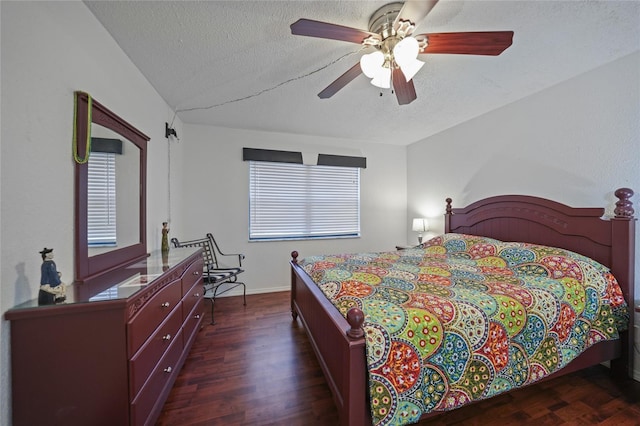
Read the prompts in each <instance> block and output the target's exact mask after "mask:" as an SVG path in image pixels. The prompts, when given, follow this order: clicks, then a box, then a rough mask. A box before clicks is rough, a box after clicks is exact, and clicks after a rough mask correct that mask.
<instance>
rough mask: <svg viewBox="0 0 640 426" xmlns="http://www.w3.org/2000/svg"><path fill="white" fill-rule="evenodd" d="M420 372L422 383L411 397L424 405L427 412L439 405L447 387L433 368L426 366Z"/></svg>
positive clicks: (439, 373) (440, 375) (440, 374)
mask: <svg viewBox="0 0 640 426" xmlns="http://www.w3.org/2000/svg"><path fill="white" fill-rule="evenodd" d="M422 371H423V379H422V383H421V384H420V387H419V388H418V389H417V390H416V391H415V392H414V393H413V397H414V398H415V399H417V400H418V401H420V402H421V403H422V404H424V409H425V412H428V411H431V410H433V409H434V408H435V407H436V406H437V405H439V404H440V401H442V397H443V395H444V394H445V393H447V386H446V382H445V381H444V379H443V376H442V373H441V372H440V371H438V370H437V369H436V368H434V367H433V366H431V365H429V364H426V365H424V366H423V367H422Z"/></svg>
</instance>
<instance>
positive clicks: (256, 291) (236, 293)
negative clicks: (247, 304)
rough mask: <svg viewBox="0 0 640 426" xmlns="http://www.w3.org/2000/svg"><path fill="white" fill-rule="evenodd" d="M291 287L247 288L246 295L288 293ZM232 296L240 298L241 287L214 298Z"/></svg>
mask: <svg viewBox="0 0 640 426" xmlns="http://www.w3.org/2000/svg"><path fill="white" fill-rule="evenodd" d="M290 290H291V286H290V285H286V286H282V287H267V288H250V287H248V286H247V295H251V294H263V293H277V292H280V291H290ZM232 296H242V287H236V288H234V289H233V290H230V291H228V292H226V293H224V294H221V295H220V296H216V297H232Z"/></svg>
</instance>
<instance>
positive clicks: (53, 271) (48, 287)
mask: <svg viewBox="0 0 640 426" xmlns="http://www.w3.org/2000/svg"><path fill="white" fill-rule="evenodd" d="M40 255H41V256H42V266H41V267H40V272H41V275H40V291H39V292H38V305H55V304H56V303H62V302H64V301H65V300H66V299H67V295H66V291H67V289H66V284H65V283H63V282H62V281H61V280H60V276H61V274H60V272H58V269H57V267H56V263H55V262H54V261H53V249H50V248H46V247H45V248H44V249H42V251H41V252H40Z"/></svg>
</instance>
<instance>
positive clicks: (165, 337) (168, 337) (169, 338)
mask: <svg viewBox="0 0 640 426" xmlns="http://www.w3.org/2000/svg"><path fill="white" fill-rule="evenodd" d="M162 340H171V334H167V335H166V336H162Z"/></svg>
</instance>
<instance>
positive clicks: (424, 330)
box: [398, 309, 444, 359]
mask: <svg viewBox="0 0 640 426" xmlns="http://www.w3.org/2000/svg"><path fill="white" fill-rule="evenodd" d="M406 312H407V318H406V320H407V321H406V323H405V327H404V329H403V330H402V331H401V332H400V333H399V335H398V337H400V338H403V339H406V340H407V341H409V342H411V343H412V344H413V345H414V346H415V347H416V348H419V350H420V353H421V356H422V358H423V359H424V358H427V357H429V356H430V355H431V354H432V353H433V352H435V350H436V349H437V348H438V347H439V346H440V344H441V343H442V340H443V338H444V334H443V333H444V329H443V328H442V324H440V321H439V320H438V318H436V316H435V315H434V314H433V313H431V312H429V311H426V310H423V309H406Z"/></svg>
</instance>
